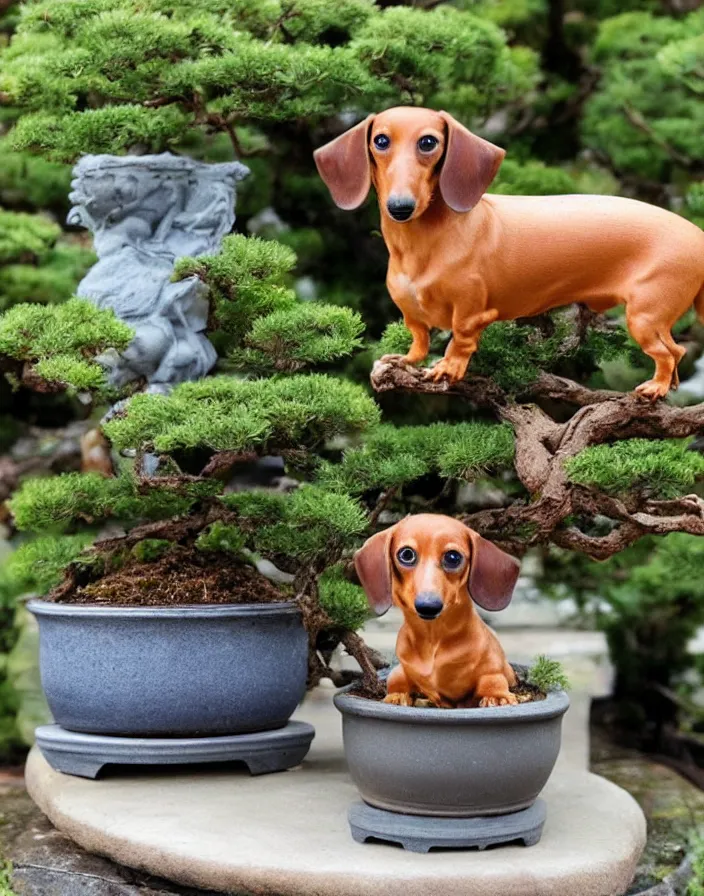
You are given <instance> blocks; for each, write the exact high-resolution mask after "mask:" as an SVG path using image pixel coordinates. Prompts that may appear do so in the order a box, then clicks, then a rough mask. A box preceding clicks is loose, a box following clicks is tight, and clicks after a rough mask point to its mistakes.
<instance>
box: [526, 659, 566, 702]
mask: <svg viewBox="0 0 704 896" xmlns="http://www.w3.org/2000/svg"><path fill="white" fill-rule="evenodd" d="M526 680H527V682H528V684H532V685H534V686H535V687H536V688H539V689H540V690H541V691H543V693H545V694H547V693H549V692H550V691H567V690H569V687H570V683H569V680H568V678H567V676H566V675H565V670H564V669H563V668H562V663H560V662H558V660H551V659H550V657H547V656H544V655H541V656H537V657H536V658H535V661H534V662H533V665H532V666H531V667H530V669H529V670H528V676H527V679H526Z"/></svg>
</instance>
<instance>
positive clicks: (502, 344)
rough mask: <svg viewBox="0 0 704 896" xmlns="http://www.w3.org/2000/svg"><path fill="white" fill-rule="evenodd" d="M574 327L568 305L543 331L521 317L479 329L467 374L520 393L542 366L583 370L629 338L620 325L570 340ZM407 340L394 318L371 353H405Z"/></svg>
mask: <svg viewBox="0 0 704 896" xmlns="http://www.w3.org/2000/svg"><path fill="white" fill-rule="evenodd" d="M573 330H574V322H573V319H571V318H570V312H569V310H567V311H563V310H559V311H556V312H553V314H552V315H551V331H550V332H548V333H543V332H541V331H540V330H539V329H538V328H537V327H535V326H533V325H532V324H529V323H525V322H523V321H499V322H497V323H495V324H491V326H489V327H487V328H486V330H485V331H484V333H483V334H482V337H481V340H480V342H479V349H478V351H477V352H476V354H475V355H473V357H472V360H471V362H470V367H469V373H470V374H478V375H480V376H486V377H489V378H491V379H492V380H493V381H494V382H496V383H497V384H498V385H499V386H501V387H502V388H503V389H505V390H506V391H507V392H509V393H514V394H519V393H520V392H521V390H522V389H524V388H525V387H526V386H529V385H530V384H531V383H533V382H534V381H535V380H536V379H537V377H538V376H539V374H540V372H541V371H543V370H546V371H556V372H560V371H561V369H562V368H565V367H566V368H567V370H568V372H569V373H571V374H574V371H575V369H577V370H579V371H580V372H583V373H586V374H587V375H588V374H590V373H592V372H593V371H594V370H596V368H597V365H598V364H600V363H602V362H605V361H609V360H611V359H612V358H615V357H619V356H620V355H622V354H623V352H624V349H625V348H626V345H627V342H628V334H627V332H626V330H625V329H621V328H614V329H609V330H598V329H593V330H590V331H589V333H588V334H587V337H586V339H585V340H584V341H583V342H581V343H580V344H577V342H575V343H574V345H570V343H569V339H570V336H571V335H572V333H573ZM410 345H411V335H410V333H409V332H408V330H407V329H406V327H405V326H404V324H403V322H402V321H398V322H396V323H393V324H389V326H388V327H387V328H386V330H385V331H384V334H383V335H382V337H381V340H380V342H379V344H378V347H377V350H376V352H375V354H376V355H377V357H380V356H381V355H384V354H405V353H406V352H407V351H408V349H409V348H410ZM431 347H432V346H431Z"/></svg>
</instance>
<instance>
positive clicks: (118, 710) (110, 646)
mask: <svg viewBox="0 0 704 896" xmlns="http://www.w3.org/2000/svg"><path fill="white" fill-rule="evenodd" d="M28 608H29V610H31V612H32V613H33V614H34V615H35V616H36V618H37V621H38V623H39V668H40V673H41V679H42V686H43V688H44V692H45V694H46V698H47V701H48V703H49V708H50V709H51V712H52V714H53V716H54V720H55V721H56V722H57V723H58V724H59V725H60V726H62V727H63V728H65V729H67V730H69V731H77V732H84V733H88V734H106V735H115V736H122V737H212V736H218V735H232V734H244V733H248V732H253V731H267V730H272V729H275V728H281V727H283V726H284V725H285V724H286V722H287V721H288V719H289V717H290V715H291V714H292V713H293V711H294V709H295V708H296V706H297V705H298V703H300V701H301V700H302V699H303V696H304V694H305V689H306V676H307V666H308V638H307V635H306V632H305V629H304V627H303V622H302V620H301V615H300V613H299V611H298V610H297V608H296V607H295V606H294V605H293V604H292V603H289V602H282V603H272V604H238V605H236V604H232V605H217V606H214V605H212V606H184V607H130V608H127V607H123V608H120V607H92V606H76V605H74V606H71V605H67V604H55V603H50V602H48V601H41V600H33V601H30V602H29V604H28Z"/></svg>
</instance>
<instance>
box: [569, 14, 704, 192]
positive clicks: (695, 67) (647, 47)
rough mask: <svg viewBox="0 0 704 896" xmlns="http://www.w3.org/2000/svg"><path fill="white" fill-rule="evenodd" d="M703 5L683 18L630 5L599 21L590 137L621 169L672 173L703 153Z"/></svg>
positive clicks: (586, 126) (658, 175) (661, 175)
mask: <svg viewBox="0 0 704 896" xmlns="http://www.w3.org/2000/svg"><path fill="white" fill-rule="evenodd" d="M703 26H704V15H703V13H702V11H701V10H700V11H698V12H694V13H691V14H690V15H689V16H686V17H684V18H681V19H675V18H670V17H668V16H662V15H651V14H650V13H647V12H628V13H624V14H623V15H619V16H615V17H614V18H612V19H607V20H606V21H604V22H603V23H602V24H601V27H600V29H599V33H598V35H597V39H596V41H595V44H594V49H593V56H594V61H595V62H596V63H597V64H598V65H599V66H600V68H601V71H602V78H601V81H600V85H599V90H598V91H597V92H596V93H595V94H594V95H593V96H592V98H591V99H590V100H589V101H588V103H587V105H586V107H585V115H584V122H583V134H584V140H585V143H586V144H587V145H588V146H590V147H592V148H594V149H596V150H598V151H599V152H601V153H603V154H605V155H606V156H607V157H608V158H609V159H610V161H611V163H612V164H613V165H614V166H615V167H616V169H617V170H619V171H622V172H625V173H631V174H636V175H638V176H640V177H644V178H651V179H653V180H659V179H663V180H668V179H670V176H671V171H672V168H673V166H674V167H677V166H678V165H683V164H686V160H687V159H694V160H696V159H700V158H701V155H702V144H701V135H702V132H703V131H704V104H702V102H701V94H702V90H703V86H702V85H704V80H703V79H702V72H701V68H700V60H701V53H702V42H701V32H702V27H703Z"/></svg>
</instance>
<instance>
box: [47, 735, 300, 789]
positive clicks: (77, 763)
mask: <svg viewBox="0 0 704 896" xmlns="http://www.w3.org/2000/svg"><path fill="white" fill-rule="evenodd" d="M35 736H36V741H37V745H38V746H39V749H40V750H41V751H42V754H43V756H44V758H45V759H46V761H47V762H48V763H49V765H50V766H51V767H52V768H53V769H55V770H56V771H58V772H63V773H64V774H67V775H75V776H77V777H81V778H97V777H98V775H99V774H100V773H101V771H102V770H103V769H104V767H105V766H108V765H110V766H112V765H138V766H139V765H183V764H193V763H202V762H243V763H244V764H245V765H246V766H247V768H248V769H249V772H250V774H251V775H264V774H268V773H269V772H279V771H285V770H286V769H288V768H293V766H294V765H298V764H299V763H301V762H302V761H303V759H304V757H305V755H306V754H307V752H308V750H309V748H310V745H311V742H312V740H313V737H314V736H315V729H314V728H313V726H312V725H308V724H307V723H306V722H289V723H288V724H287V725H285V726H284V727H283V728H277V729H275V730H274V731H257V732H254V733H252V734H233V735H226V736H221V737H169V738H165V737H112V736H109V735H103V734H81V733H79V732H76V731H67V730H66V729H64V728H61V727H60V726H59V725H41V726H40V727H39V728H37V730H36V734H35Z"/></svg>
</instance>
